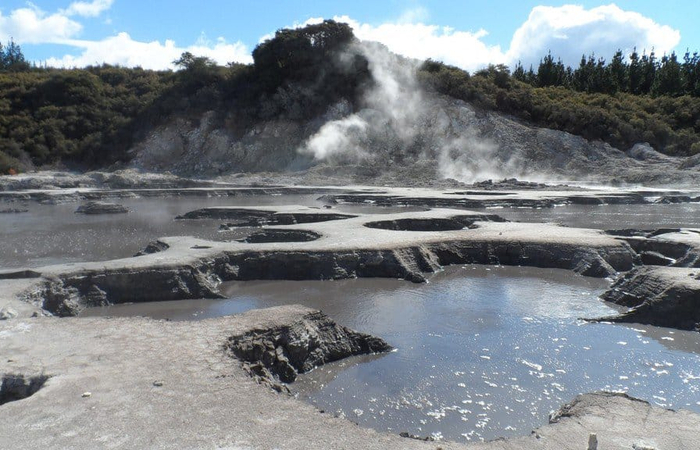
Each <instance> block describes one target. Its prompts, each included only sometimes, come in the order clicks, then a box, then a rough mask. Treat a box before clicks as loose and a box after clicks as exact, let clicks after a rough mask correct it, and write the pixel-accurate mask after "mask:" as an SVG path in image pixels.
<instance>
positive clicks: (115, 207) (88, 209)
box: [75, 202, 129, 214]
mask: <svg viewBox="0 0 700 450" xmlns="http://www.w3.org/2000/svg"><path fill="white" fill-rule="evenodd" d="M75 212H76V213H78V214H124V213H128V212H129V210H128V209H127V208H126V207H125V206H123V205H119V204H116V203H107V202H87V203H85V204H83V205H80V206H79V207H78V209H76V210H75Z"/></svg>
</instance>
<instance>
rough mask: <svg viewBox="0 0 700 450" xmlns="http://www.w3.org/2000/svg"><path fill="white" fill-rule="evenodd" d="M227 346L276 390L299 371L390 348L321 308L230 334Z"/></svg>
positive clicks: (258, 378) (248, 370)
mask: <svg viewBox="0 0 700 450" xmlns="http://www.w3.org/2000/svg"><path fill="white" fill-rule="evenodd" d="M226 349H227V350H228V351H229V352H230V353H231V354H232V355H233V356H235V357H236V358H238V359H240V360H241V361H242V362H243V367H244V369H245V370H246V371H247V372H248V373H249V374H250V375H251V376H252V377H255V378H256V379H257V380H258V381H259V382H260V383H264V384H268V385H270V386H271V387H272V388H273V389H275V390H276V391H279V392H289V390H288V388H287V387H286V385H285V384H281V383H291V382H293V381H294V380H295V379H296V378H297V375H298V374H300V373H304V372H308V371H310V370H312V369H314V368H315V367H317V366H320V365H323V364H326V363H329V362H332V361H337V360H340V359H343V358H347V357H349V356H354V355H364V354H370V353H381V352H387V351H389V350H391V346H390V345H389V344H387V343H386V342H384V341H383V340H382V339H380V338H377V337H374V336H370V335H368V334H363V333H358V332H356V331H353V330H351V329H349V328H346V327H344V326H341V325H338V324H337V323H335V322H334V321H333V320H331V319H330V318H329V317H328V316H326V315H325V314H323V313H322V312H320V311H314V312H309V313H308V314H305V315H304V316H303V317H301V318H300V319H299V320H297V321H295V322H293V323H291V324H285V325H281V326H277V327H273V328H267V329H255V330H251V331H248V332H246V333H244V334H241V335H235V336H231V337H230V338H229V339H228V341H227V343H226Z"/></svg>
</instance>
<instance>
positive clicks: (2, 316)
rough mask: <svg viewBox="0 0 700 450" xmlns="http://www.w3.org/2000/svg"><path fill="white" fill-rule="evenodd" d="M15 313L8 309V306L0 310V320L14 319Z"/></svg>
mask: <svg viewBox="0 0 700 450" xmlns="http://www.w3.org/2000/svg"><path fill="white" fill-rule="evenodd" d="M17 315H18V314H17V311H15V310H14V309H12V308H10V307H9V306H6V307H4V308H3V309H0V320H7V319H14V318H15V317H17Z"/></svg>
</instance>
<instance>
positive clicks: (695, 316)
mask: <svg viewBox="0 0 700 450" xmlns="http://www.w3.org/2000/svg"><path fill="white" fill-rule="evenodd" d="M602 298H603V299H604V300H607V301H609V302H612V303H615V304H618V305H622V306H627V307H630V308H632V309H631V310H630V311H628V312H626V313H624V314H621V315H619V316H615V317H610V318H606V319H605V320H612V321H615V322H629V323H645V324H650V325H656V326H662V327H671V328H679V329H681V330H695V331H700V270H699V269H692V268H680V267H678V268H677V267H639V268H636V269H634V270H632V271H630V272H628V273H627V274H625V275H624V276H623V277H622V278H620V279H619V280H617V281H616V282H615V283H614V284H613V285H612V286H611V287H610V289H609V290H607V291H606V292H605V293H604V294H603V295H602Z"/></svg>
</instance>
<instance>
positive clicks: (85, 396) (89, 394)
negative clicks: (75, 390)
mask: <svg viewBox="0 0 700 450" xmlns="http://www.w3.org/2000/svg"><path fill="white" fill-rule="evenodd" d="M81 397H83V398H88V397H92V392H83V395H82V396H81Z"/></svg>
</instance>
